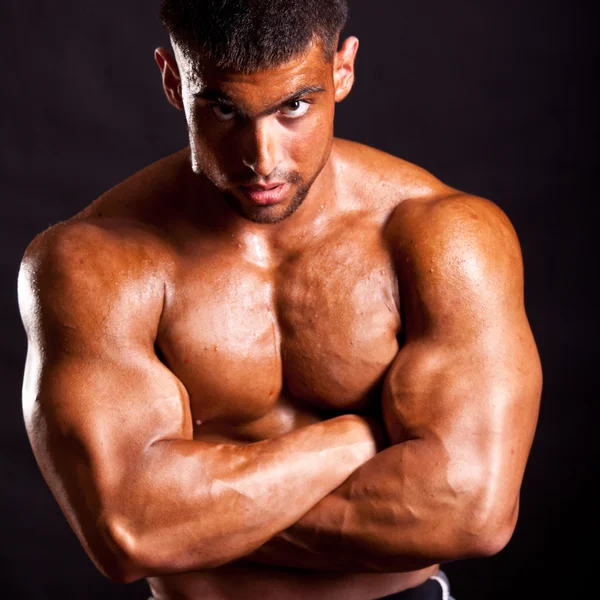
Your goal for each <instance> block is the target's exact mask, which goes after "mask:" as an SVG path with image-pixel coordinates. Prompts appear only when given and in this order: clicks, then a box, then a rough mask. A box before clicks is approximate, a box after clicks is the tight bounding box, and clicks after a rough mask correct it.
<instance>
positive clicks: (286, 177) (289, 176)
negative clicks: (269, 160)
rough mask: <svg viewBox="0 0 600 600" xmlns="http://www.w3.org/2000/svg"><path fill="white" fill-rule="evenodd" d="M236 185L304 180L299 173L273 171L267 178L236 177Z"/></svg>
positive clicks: (234, 181) (234, 182)
mask: <svg viewBox="0 0 600 600" xmlns="http://www.w3.org/2000/svg"><path fill="white" fill-rule="evenodd" d="M232 181H233V185H234V186H235V187H238V186H252V185H270V184H271V183H291V184H296V183H300V182H301V181H302V177H300V175H299V174H298V173H276V172H275V173H271V174H270V175H269V177H268V178H267V179H264V178H262V177H253V178H252V179H243V178H241V177H240V178H239V179H238V178H237V177H236V178H235V179H233V180H232Z"/></svg>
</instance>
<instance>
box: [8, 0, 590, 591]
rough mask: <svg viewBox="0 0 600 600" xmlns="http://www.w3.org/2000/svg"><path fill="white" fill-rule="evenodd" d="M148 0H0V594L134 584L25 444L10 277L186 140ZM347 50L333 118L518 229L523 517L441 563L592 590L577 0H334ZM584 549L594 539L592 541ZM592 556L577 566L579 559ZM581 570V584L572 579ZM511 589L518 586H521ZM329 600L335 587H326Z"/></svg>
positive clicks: (482, 575) (582, 34)
mask: <svg viewBox="0 0 600 600" xmlns="http://www.w3.org/2000/svg"><path fill="white" fill-rule="evenodd" d="M157 5H158V2H148V1H147V0H145V1H141V0H124V1H123V2H121V3H117V2H113V3H110V4H109V3H102V2H97V3H89V4H88V3H84V2H52V3H51V2H34V1H29V2H27V1H25V0H8V1H7V0H3V2H2V4H0V15H1V20H0V33H1V37H0V44H1V45H0V50H1V53H2V60H3V64H2V72H1V80H0V81H1V84H0V85H1V87H2V95H1V98H2V107H1V108H2V110H1V112H0V115H1V116H0V118H1V119H2V129H1V130H2V136H3V137H2V159H1V160H2V162H1V168H2V176H1V181H0V186H1V188H0V189H1V199H2V202H1V208H2V213H3V214H2V219H1V226H2V240H3V251H2V254H1V258H0V260H1V270H2V277H3V282H2V288H1V290H2V296H1V299H2V317H3V323H2V333H3V335H2V338H1V339H2V345H1V349H2V361H1V363H0V368H1V369H2V373H1V375H2V383H3V413H2V414H3V418H2V419H1V420H0V427H1V434H0V482H2V483H1V493H0V518H1V523H0V531H1V532H2V537H1V540H2V545H1V546H0V547H1V548H2V560H1V561H0V580H1V582H2V586H1V587H0V590H1V591H0V594H2V597H3V598H11V599H13V598H14V599H18V600H21V599H23V600H44V599H52V600H54V599H55V598H65V599H76V600H78V599H93V600H95V599H98V600H100V599H101V598H102V599H107V598H110V599H117V600H118V599H123V600H125V599H132V600H133V599H141V600H142V599H145V598H146V597H147V588H146V586H145V584H144V583H143V582H142V583H135V584H132V585H129V586H124V585H118V584H113V583H111V582H109V581H108V580H106V579H104V578H103V577H102V576H101V575H100V574H99V573H98V572H97V571H96V570H95V568H94V567H93V566H92V564H91V562H90V561H89V559H88V558H87V556H86V555H85V554H84V552H83V550H82V549H81V547H80V546H79V543H78V541H77V540H76V538H75V536H74V534H73V533H72V532H71V530H70V529H69V528H68V526H67V524H66V521H65V520H64V518H63V516H62V514H61V513H60V511H59V510H58V508H57V505H56V504H55V502H54V500H53V498H52V496H51V495H50V492H49V491H48V489H47V487H46V486H45V484H44V482H43V480H42V478H41V475H40V473H39V471H38V469H37V466H36V464H35V461H34V459H33V456H32V453H31V450H30V447H29V443H28V441H27V438H26V435H25V430H24V426H23V419H22V413H21V399H20V388H21V382H22V374H23V365H24V360H25V351H26V343H25V337H24V333H23V329H22V325H21V321H20V317H19V313H18V307H17V295H16V277H17V270H18V266H19V261H20V258H21V256H22V253H23V251H24V249H25V247H26V245H27V244H28V243H29V241H30V240H31V239H32V238H33V237H34V236H35V235H36V234H37V233H39V232H40V231H42V230H43V229H45V228H46V227H48V226H49V225H52V224H54V223H56V222H57V221H60V220H62V219H65V218H68V217H69V216H71V215H72V214H73V213H75V212H76V211H78V210H80V209H81V208H83V207H84V206H85V205H87V204H88V203H89V202H91V201H92V200H93V199H94V198H95V197H97V196H98V195H99V194H100V193H101V192H103V191H105V190H106V189H107V188H109V187H111V186H112V185H114V184H116V183H118V182H119V181H120V180H122V179H123V178H125V177H126V176H128V175H130V174H131V173H133V172H134V171H136V170H138V169H140V168H142V167H143V166H145V165H147V164H148V163H150V162H152V161H154V160H156V159H158V158H160V157H162V156H164V155H166V154H168V153H171V152H173V151H175V150H178V149H179V148H180V147H182V146H183V145H185V144H186V132H185V125H184V120H183V116H182V115H181V114H180V113H178V112H176V111H175V110H174V109H172V108H171V107H170V106H169V105H168V104H167V102H166V100H165V98H164V96H163V93H162V90H161V85H160V79H159V74H158V70H157V69H156V67H155V64H154V62H153V56H152V54H153V50H154V48H155V47H156V46H159V45H164V44H165V43H166V36H165V34H164V33H163V31H162V29H161V26H160V24H159V22H158V18H157V10H158V9H157ZM350 6H351V11H352V12H351V19H350V21H349V23H348V26H347V28H346V32H345V33H347V34H348V35H349V34H353V35H357V36H358V37H359V39H360V41H361V48H360V51H359V57H358V60H357V82H356V86H355V89H354V91H353V92H352V94H351V95H350V97H349V98H348V99H347V100H346V101H345V102H344V103H343V104H341V105H340V106H339V109H338V115H337V121H336V123H337V126H336V127H337V135H338V136H340V137H345V138H349V139H353V140H357V141H361V142H364V143H366V144H369V145H372V146H375V147H378V148H381V149H383V150H385V151H388V152H390V153H392V154H395V155H398V156H401V157H403V158H405V159H407V160H409V161H411V162H415V163H417V164H419V165H421V166H423V167H425V168H426V169H428V170H430V171H431V172H433V173H434V174H435V175H437V176H438V177H440V178H441V179H442V180H443V181H445V182H446V183H448V184H450V185H452V186H455V187H457V188H459V189H462V190H465V191H468V192H471V193H474V194H479V195H482V196H485V197H487V198H490V199H492V200H494V201H495V202H496V203H497V204H499V205H500V207H501V208H502V209H503V210H504V211H505V212H506V213H507V214H508V216H509V217H510V218H511V220H512V221H513V223H514V225H515V227H516V229H517V232H518V234H519V236H520V239H521V243H522V248H523V253H524V260H525V271H526V279H525V284H526V302H527V309H528V314H529V317H530V321H531V325H532V328H533V331H534V334H535V336H536V339H537V342H538V346H539V349H540V353H541V357H542V362H543V365H544V371H545V385H544V393H543V400H542V410H541V414H540V420H539V427H538V430H537V434H536V438H535V441H534V446H533V450H532V454H531V459H530V462H529V465H528V468H527V471H526V475H525V481H524V485H523V493H522V509H521V516H520V520H519V523H518V526H517V530H516V533H515V535H514V537H513V539H512V540H511V542H510V543H509V545H508V546H507V547H506V548H505V549H504V550H503V551H502V552H501V553H500V554H498V555H496V556H495V557H493V558H489V559H483V560H472V561H467V562H464V563H452V564H448V565H446V566H445V570H446V571H447V573H448V574H449V575H450V577H451V580H452V585H453V591H454V594H455V595H456V597H457V600H473V599H478V600H479V599H488V600H494V599H498V600H500V599H502V600H505V599H507V598H509V599H520V598H526V597H530V598H542V597H545V595H546V594H551V596H550V597H554V595H555V593H558V592H561V591H562V592H563V593H564V592H566V595H564V596H561V597H563V598H569V599H571V598H583V597H586V598H587V597H592V596H593V595H590V596H588V595H587V594H579V593H576V592H574V591H573V590H574V589H575V588H572V587H571V588H567V583H569V582H570V583H571V584H573V583H575V584H578V583H579V582H581V583H583V584H584V585H587V586H589V587H590V589H593V588H594V587H597V583H592V582H591V579H590V578H593V575H594V572H593V571H592V572H590V570H589V569H590V568H591V561H590V562H589V563H588V562H587V561H588V560H589V559H587V558H586V556H587V557H591V556H593V553H594V551H593V550H589V551H585V552H589V554H586V553H585V552H584V551H583V550H582V542H583V541H585V540H589V539H591V540H593V539H594V537H595V536H597V529H596V527H595V516H594V518H593V515H594V510H593V508H594V503H593V496H592V493H591V490H590V486H589V485H587V484H588V483H590V482H591V477H590V471H591V470H592V469H594V470H595V472H596V473H597V472H598V470H597V465H598V460H597V459H598V453H597V450H596V448H597V447H596V445H595V444H593V442H592V440H594V438H595V437H596V435H595V433H596V431H595V430H596V427H595V423H594V418H593V415H592V407H595V404H596V403H597V400H598V394H597V392H596V387H595V385H593V384H594V383H595V380H596V378H595V377H594V367H596V361H595V360H594V361H593V359H595V358H597V353H596V352H595V348H596V338H597V333H598V332H597V308H598V298H597V295H596V292H595V287H596V286H595V283H596V280H597V273H598V270H597V266H596V262H595V261H596V252H595V249H596V248H595V244H594V243H593V241H595V240H593V234H594V233H595V232H596V229H597V226H596V219H597V217H598V211H597V208H596V204H597V201H598V194H597V193H596V192H595V190H592V189H591V188H592V186H591V180H592V176H593V175H594V174H595V173H594V172H593V171H595V169H594V167H595V162H594V159H593V156H594V151H593V149H592V144H593V142H597V133H598V129H597V119H596V110H597V96H595V95H594V87H595V83H596V81H595V80H596V79H597V50H598V44H597V34H595V31H594V30H595V25H594V22H595V21H594V19H593V10H592V8H591V6H592V5H591V3H590V4H589V5H588V4H585V3H582V2H579V3H578V2H567V1H564V2H559V1H557V0H552V1H550V2H544V3H542V2H537V3H532V2H518V1H517V0H489V1H486V2H474V1H473V2H468V1H466V0H459V1H454V2H447V1H443V0H425V1H407V2H404V1H395V0H371V1H369V2H366V1H364V0H350ZM592 548H593V546H592ZM588 565H590V566H588ZM587 582H590V583H587ZM525 589H527V590H533V593H532V594H531V596H527V595H526V593H525ZM340 600H343V599H340Z"/></svg>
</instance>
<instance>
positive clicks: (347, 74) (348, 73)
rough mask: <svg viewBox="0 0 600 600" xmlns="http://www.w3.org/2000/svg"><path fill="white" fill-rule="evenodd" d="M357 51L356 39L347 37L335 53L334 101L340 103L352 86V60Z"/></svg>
mask: <svg viewBox="0 0 600 600" xmlns="http://www.w3.org/2000/svg"><path fill="white" fill-rule="evenodd" d="M357 51H358V39H357V38H355V37H354V36H351V37H349V38H348V39H347V40H346V41H345V42H344V44H343V45H342V47H341V48H340V49H339V50H338V51H337V52H336V54H335V58H334V61H333V82H334V86H335V101H336V102H341V101H342V100H343V99H344V98H345V97H346V96H347V95H348V94H349V93H350V90H351V89H352V86H353V85H354V59H355V58H356V53H357Z"/></svg>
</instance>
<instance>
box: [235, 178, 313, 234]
mask: <svg viewBox="0 0 600 600" xmlns="http://www.w3.org/2000/svg"><path fill="white" fill-rule="evenodd" d="M309 190H310V184H309V185H303V186H301V187H299V188H298V189H297V190H296V193H295V194H294V196H293V197H292V199H291V200H290V202H289V203H288V205H287V206H286V207H285V208H284V209H283V211H281V208H280V207H279V206H278V205H274V206H244V205H242V203H241V202H240V201H239V200H238V199H237V198H236V197H235V196H233V195H232V194H225V196H224V198H225V201H226V202H227V204H228V205H229V207H230V208H232V209H233V210H234V211H235V212H237V213H238V214H239V215H241V216H242V217H244V218H245V219H248V220H249V221H252V222H253V223H260V224H263V225H274V224H275V223H280V222H281V221H283V220H284V219H287V218H288V217H290V216H292V215H293V214H294V213H295V212H296V211H297V210H298V209H299V208H300V206H301V205H302V203H303V202H304V200H306V197H307V196H308V192H309Z"/></svg>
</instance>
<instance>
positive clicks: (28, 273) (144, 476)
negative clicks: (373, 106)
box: [19, 195, 541, 581]
mask: <svg viewBox="0 0 600 600" xmlns="http://www.w3.org/2000/svg"><path fill="white" fill-rule="evenodd" d="M136 235H137V236H138V237H136ZM143 235H144V234H143V233H139V234H135V235H134V234H132V233H131V232H128V233H127V235H124V232H123V231H121V230H119V229H116V230H113V231H109V230H106V229H100V228H99V227H97V226H95V225H92V224H85V223H78V224H76V225H68V224H67V225H65V226H59V227H58V228H55V229H54V230H50V231H49V232H47V233H46V234H44V235H43V236H40V237H39V238H38V239H36V240H35V241H34V242H33V243H32V245H31V246H30V248H29V249H28V251H27V253H26V255H25V257H24V260H23V264H22V268H21V273H20V277H19V301H20V306H21V312H22V315H23V322H24V325H25V328H26V331H27V335H28V340H29V348H28V357H27V363H26V373H25V381H24V387H23V392H24V395H23V405H24V415H25V422H26V426H27V431H28V434H29V437H30V441H31V444H32V448H33V451H34V454H35V456H36V459H37V460H38V463H39V465H40V469H41V471H42V473H43V475H44V477H45V479H46V481H47V483H48V485H49V487H50V489H51V490H52V492H53V493H54V496H55V497H56V499H57V501H58V503H59V505H60V506H61V508H62V510H63V512H64V514H65V516H66V518H67V520H68V521H69V523H70V525H71V527H72V528H73V530H74V531H75V533H76V534H77V536H78V537H79V539H80V541H81V543H82V545H83V546H84V548H85V549H86V551H87V552H88V554H89V555H90V557H91V558H92V560H93V561H94V562H95V564H96V565H97V566H98V568H99V569H100V570H101V571H102V572H103V573H105V574H106V575H107V576H108V577H111V578H113V579H116V580H118V581H133V580H135V579H139V578H141V577H149V576H157V575H167V574H174V573H182V572H189V571H194V570H201V569H207V568H213V567H216V566H219V565H222V564H225V563H227V562H230V561H233V560H237V559H241V558H245V559H246V560H250V561H258V562H265V563H269V564H281V565H287V566H296V567H302V568H311V569H323V570H349V571H382V572H383V571H390V572H399V571H406V570H412V569H418V568H422V567H425V566H429V565H432V564H436V563H438V562H442V561H447V560H456V559H459V558H466V557H471V556H483V555H490V554H493V553H495V552H498V551H499V550H500V549H501V548H502V547H503V546H504V545H505V544H506V543H507V542H508V540H509V539H510V537H511V535H512V532H513V530H514V527H515V524H516V519H517V513H518V500H519V493H520V487H521V483H522V478H523V474H524V470H525V466H526V462H527V458H528V455H529V451H530V448H531V443H532V440H533V435H534V430H535V425H536V421H537V415H538V409H539V400H540V394H541V368H540V363H539V358H538V353H537V349H536V347H535V343H534V340H533V337H532V334H531V330H530V328H529V324H528V322H527V318H526V315H525V310H524V302H523V274H522V264H521V256H520V250H519V245H518V241H517V239H516V236H515V234H514V231H513V229H512V227H511V226H510V223H509V222H508V220H507V219H506V217H505V216H504V215H503V214H502V213H501V211H500V210H499V209H498V208H497V207H495V206H494V205H492V204H491V203H489V202H487V201H485V200H482V199H478V198H473V197H470V196H459V195H455V196H452V197H444V198H439V199H437V200H433V201H431V202H421V201H406V202H404V203H402V204H401V205H400V206H399V207H398V209H397V210H396V212H395V214H394V216H393V218H392V220H391V222H390V223H389V225H388V228H387V230H386V235H387V236H388V239H389V243H390V247H391V249H392V252H393V255H394V260H395V262H396V266H397V273H398V278H399V286H400V297H401V299H402V311H403V323H404V336H405V340H404V344H403V346H402V348H401V350H400V352H399V353H398V355H397V357H396V359H395V361H394V363H393V364H392V366H391V367H390V369H389V371H388V373H387V376H386V379H385V382H384V393H383V398H382V402H383V405H382V406H383V414H384V421H385V427H386V430H387V434H388V437H389V439H390V442H391V444H390V446H389V447H388V448H386V449H384V450H382V451H380V452H377V450H376V447H375V443H374V438H373V434H372V432H371V430H370V428H369V426H368V424H367V423H366V422H365V421H363V420H362V419H361V418H359V417H356V416H353V415H348V416H343V417H338V418H335V419H331V420H328V421H324V422H323V423H319V424H316V425H311V426H308V427H304V428H301V429H298V430H296V431H293V432H291V433H289V434H286V435H284V436H282V437H280V438H277V439H273V440H266V441H264V442H259V443H255V444H249V445H247V446H238V445H233V444H232V445H229V444H208V443H203V442H198V441H194V440H193V431H192V422H191V415H190V411H189V399H188V398H187V395H186V391H185V389H184V388H183V386H182V385H181V383H180V382H179V381H178V380H177V378H176V377H175V376H174V375H173V374H172V373H171V372H170V371H169V370H168V369H167V368H166V367H165V366H164V365H163V364H162V363H161V362H160V361H159V360H158V358H157V357H156V353H155V351H154V340H155V338H156V331H157V327H158V322H159V320H160V313H161V310H162V299H163V294H164V284H163V283H162V281H163V279H162V278H161V276H160V273H159V274H157V273H156V272H155V271H153V270H152V269H154V265H155V263H154V262H153V260H152V256H151V254H152V250H151V246H152V244H151V243H150V242H148V240H146V239H141V237H139V236H143ZM124 245H127V246H128V247H127V248H125V250H126V251H125V252H123V246H124ZM149 248H150V249H149ZM150 265H152V269H151V268H150ZM150 272H152V276H150ZM115 273H119V274H120V278H121V279H120V281H121V282H123V281H124V282H126V284H122V283H117V282H116V280H115ZM290 499H293V502H290Z"/></svg>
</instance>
